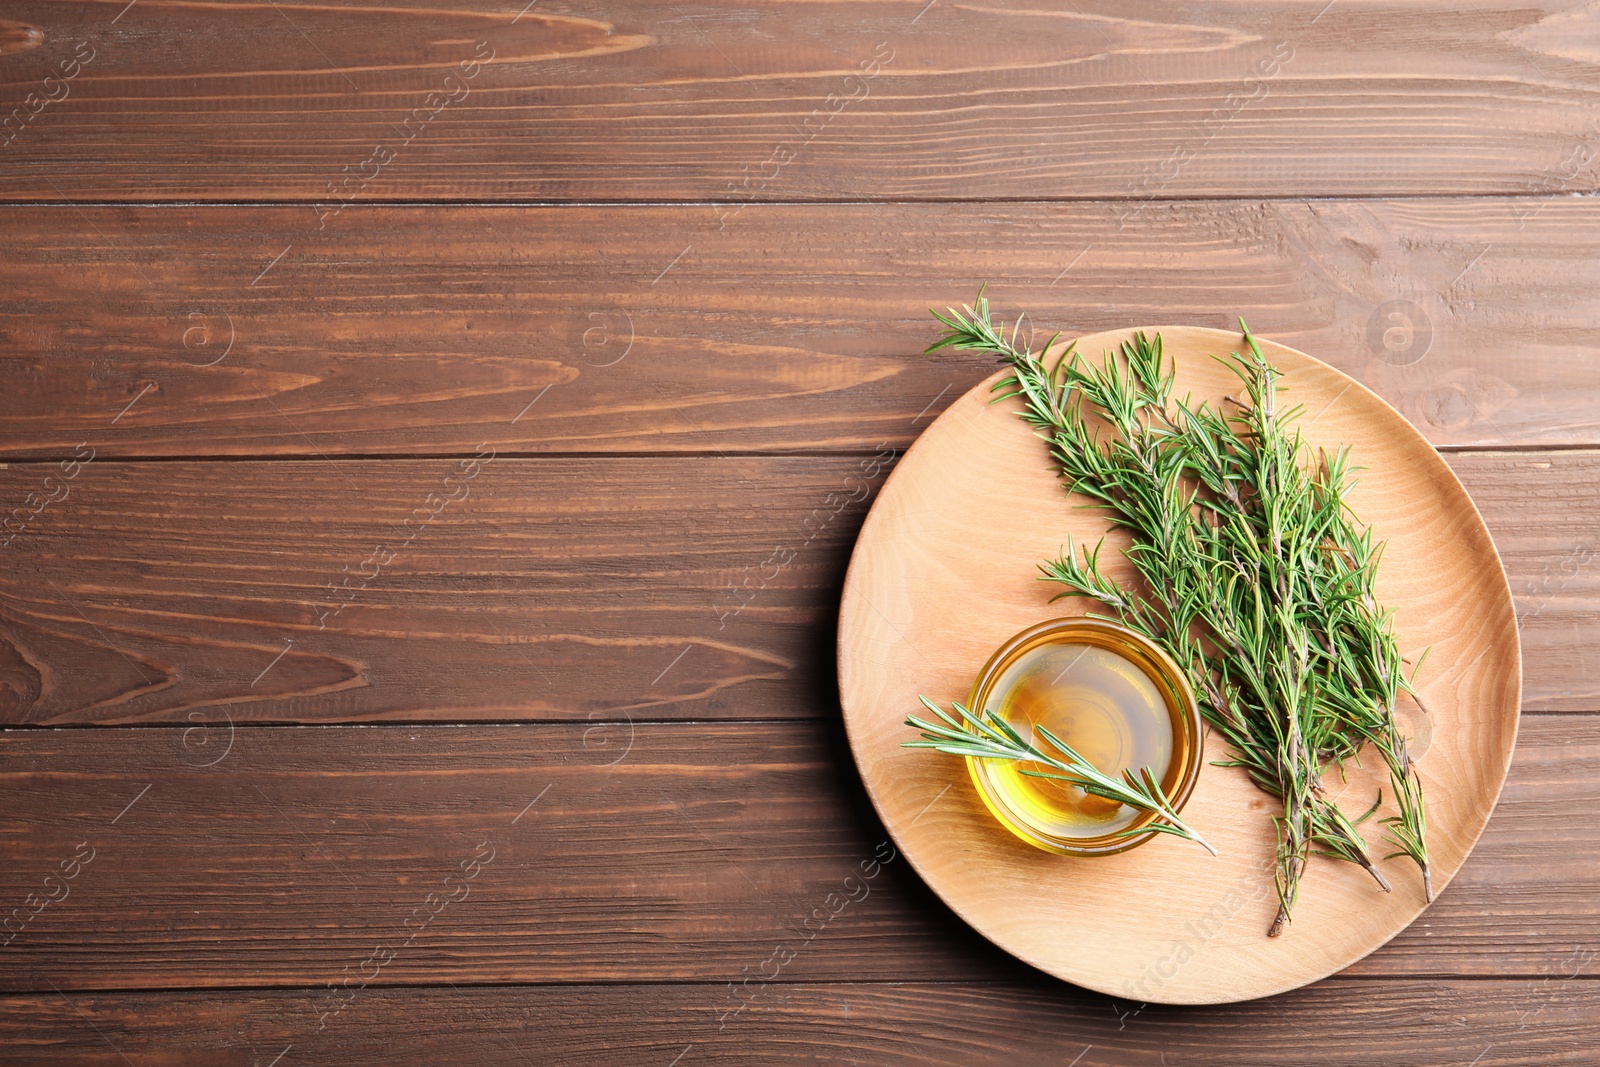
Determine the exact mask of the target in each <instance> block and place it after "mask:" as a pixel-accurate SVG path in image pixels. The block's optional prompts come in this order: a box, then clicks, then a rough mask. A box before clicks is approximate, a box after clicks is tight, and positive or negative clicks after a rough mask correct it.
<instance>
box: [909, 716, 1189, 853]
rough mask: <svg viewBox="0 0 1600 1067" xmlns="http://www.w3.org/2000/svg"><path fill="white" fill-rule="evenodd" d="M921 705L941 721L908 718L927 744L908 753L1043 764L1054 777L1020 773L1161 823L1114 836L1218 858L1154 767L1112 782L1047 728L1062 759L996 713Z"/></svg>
mask: <svg viewBox="0 0 1600 1067" xmlns="http://www.w3.org/2000/svg"><path fill="white" fill-rule="evenodd" d="M920 699H921V701H922V705H923V707H925V708H927V709H928V710H929V711H931V712H933V713H934V714H935V715H937V716H938V717H939V720H940V721H939V722H929V721H927V720H926V719H919V718H917V717H916V716H915V715H912V716H910V717H908V718H907V719H906V725H907V726H915V727H916V728H917V729H919V730H921V731H922V740H921V741H906V742H905V743H904V744H905V747H906V748H931V749H935V750H937V751H939V752H948V753H950V754H951V755H952V756H976V757H978V758H980V759H1006V760H1016V761H1019V762H1027V763H1039V764H1043V765H1044V766H1046V767H1050V768H1053V771H1039V770H1032V769H1027V770H1022V771H1019V772H1018V773H1020V774H1025V775H1027V776H1028V777H1030V778H1049V779H1052V780H1054V781H1058V782H1066V783H1068V784H1069V785H1075V786H1077V787H1078V788H1079V789H1081V790H1083V791H1084V792H1085V793H1090V794H1092V795H1094V796H1097V797H1104V798H1105V799H1106V800H1115V801H1118V802H1119V803H1122V804H1126V805H1128V806H1129V807H1130V808H1137V809H1138V810H1140V811H1151V812H1155V813H1156V815H1157V816H1158V817H1159V818H1158V820H1157V821H1154V822H1150V823H1147V824H1145V825H1144V826H1135V827H1130V828H1128V829H1126V830H1122V831H1120V832H1118V833H1116V834H1113V835H1112V836H1113V837H1134V836H1137V835H1138V834H1142V833H1145V832H1147V831H1150V830H1155V831H1157V832H1159V833H1164V834H1172V835H1173V836H1175V837H1182V838H1185V839H1187V840H1189V841H1195V842H1198V843H1199V844H1200V845H1202V846H1203V847H1204V848H1205V850H1206V851H1207V852H1210V853H1211V854H1212V855H1213V856H1215V855H1216V854H1217V850H1216V849H1214V848H1212V847H1211V845H1210V844H1209V843H1208V842H1207V841H1206V839H1205V838H1203V837H1201V836H1200V835H1199V834H1198V833H1196V832H1195V831H1194V829H1193V828H1191V827H1190V826H1189V825H1188V824H1187V823H1185V822H1184V821H1183V820H1182V819H1180V818H1178V813H1177V811H1175V810H1174V809H1173V806H1172V801H1171V800H1170V799H1169V798H1168V797H1167V794H1166V792H1165V791H1164V790H1163V789H1162V788H1161V783H1160V782H1159V781H1157V780H1156V776H1155V775H1154V774H1153V773H1151V771H1150V768H1149V767H1145V768H1143V769H1141V770H1140V772H1139V773H1138V774H1137V775H1135V774H1134V773H1133V772H1132V771H1123V772H1122V777H1121V778H1113V777H1111V776H1110V775H1108V774H1103V773H1101V772H1100V771H1099V770H1098V769H1096V767H1095V765H1094V764H1092V763H1090V762H1089V761H1088V760H1086V759H1084V758H1083V757H1082V756H1081V755H1079V754H1078V752H1077V750H1076V749H1074V748H1073V747H1072V746H1071V745H1069V744H1067V743H1066V742H1065V741H1063V740H1061V738H1059V737H1057V736H1056V735H1055V734H1053V733H1051V732H1050V731H1049V730H1047V729H1045V728H1044V727H1043V726H1038V725H1035V726H1034V729H1035V730H1036V731H1038V733H1039V736H1041V737H1043V738H1044V740H1045V742H1046V743H1047V744H1049V745H1050V746H1051V747H1052V748H1054V749H1056V750H1057V751H1058V752H1060V753H1061V755H1060V756H1053V755H1051V754H1050V753H1048V752H1046V751H1045V750H1044V749H1042V748H1040V747H1039V746H1038V745H1036V744H1034V743H1033V741H1032V740H1031V739H1029V738H1024V737H1023V736H1022V735H1021V734H1019V733H1017V731H1016V729H1015V728H1014V727H1012V725H1011V724H1010V723H1009V722H1007V721H1006V720H1005V719H1004V718H1002V717H1001V716H999V715H997V714H995V713H994V712H993V711H988V710H985V711H984V712H983V714H981V715H974V714H973V713H972V712H970V711H968V710H967V709H966V708H965V707H962V706H961V705H960V704H959V703H958V704H956V705H954V706H955V709H956V714H958V715H960V716H961V718H960V720H959V721H958V720H957V719H955V718H954V717H952V716H951V715H950V714H949V713H948V712H946V711H944V710H943V709H941V708H940V707H939V705H937V704H935V703H934V702H933V701H931V700H929V699H928V698H927V697H921V698H920ZM1062 757H1065V758H1064V759H1063V758H1062Z"/></svg>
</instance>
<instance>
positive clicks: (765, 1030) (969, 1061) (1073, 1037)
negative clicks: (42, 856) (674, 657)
mask: <svg viewBox="0 0 1600 1067" xmlns="http://www.w3.org/2000/svg"><path fill="white" fill-rule="evenodd" d="M1564 979H1566V975H1564V974H1560V973H1556V974H1552V975H1549V976H1543V977H1540V978H1536V979H1532V980H1524V981H1443V980H1436V979H1435V980H1427V979H1422V980H1407V981H1393V982H1385V983H1383V985H1382V986H1381V987H1379V988H1374V985H1373V983H1371V982H1364V981H1351V980H1346V979H1330V980H1328V981H1325V982H1321V983H1319V984H1317V985H1315V986H1311V987H1310V988H1307V989H1302V990H1298V991H1296V992H1293V993H1289V994H1285V995H1284V996H1281V997H1275V998H1272V999H1270V1000H1264V1001H1254V1002H1251V1003H1246V1004H1229V1005H1224V1006H1221V1007H1214V1008H1205V1009H1182V1008H1166V1007H1161V1006H1148V1007H1145V1008H1142V1009H1141V1008H1140V1007H1139V1005H1138V1004H1129V1003H1123V1002H1119V1001H1112V1000H1108V999H1106V998H1104V997H1100V996H1097V995H1095V994H1091V993H1085V992H1081V991H1078V990H1075V989H1073V988H1072V987H1070V986H1066V985H1063V984H1059V983H1058V984H1048V983H1047V982H1046V980H1043V979H1041V980H1039V981H1036V982H1032V983H1028V984H1014V985H997V986H970V985H937V984H928V983H908V984H905V985H877V984H863V983H859V982H843V983H831V984H818V985H783V986H778V987H774V988H768V989H766V990H764V991H763V994H762V996H760V997H758V998H756V999H755V1000H753V1001H752V1002H751V1006H750V1007H749V1008H748V1009H747V1010H746V1012H745V1013H742V1014H741V1015H739V1016H736V1017H734V1018H733V1019H732V1020H731V1021H729V1022H727V1023H726V1024H725V1025H724V1024H723V1023H722V1022H720V1021H719V1010H720V1009H719V1004H720V1003H721V998H724V997H725V996H726V989H725V987H723V986H701V985H668V986H659V985H618V986H586V987H559V986H558V987H553V988H552V987H533V988H520V989H471V988H462V989H427V990H403V991H402V990H392V989H382V990H380V989H373V990H367V991H364V992H362V993H361V994H360V998H359V999H358V1000H356V1001H354V1002H353V1003H352V1006H351V1007H350V1009H349V1010H348V1012H346V1013H345V1014H344V1015H343V1016H342V1017H341V1018H339V1019H337V1020H335V1021H334V1022H332V1023H330V1024H329V1025H328V1026H326V1027H325V1028H324V1029H323V1030H322V1031H321V1032H318V1031H317V1029H316V1027H317V1024H318V1021H319V1014H318V1013H319V1012H320V1011H321V1010H322V1009H321V1008H320V1007H319V1006H318V1004H317V994H316V992H315V991H283V992H266V993H229V992H214V991H213V992H203V993H201V992H195V993H173V994H164V995H160V996H153V995H150V994H104V993H81V994H75V995H73V996H71V997H70V998H69V997H66V996H62V995H57V994H55V993H50V994H48V995H45V996H26V997H5V998H0V1044H4V1045H5V1046H6V1047H8V1048H10V1049H12V1050H13V1051H14V1052H16V1053H18V1054H25V1055H26V1056H27V1061H28V1062H29V1063H35V1064H66V1063H70V1064H75V1065H79V1064H81V1065H105V1067H112V1065H115V1067H126V1065H125V1062H124V1061H123V1060H122V1059H121V1057H122V1056H124V1055H125V1056H127V1057H128V1060H129V1061H131V1062H134V1063H138V1064H140V1065H141V1067H142V1065H146V1064H148V1065H150V1067H177V1065H180V1064H184V1065H187V1064H200V1063H205V1064H216V1065H224V1064H238V1065H241V1067H245V1065H248V1067H266V1065H268V1064H269V1063H272V1062H274V1061H273V1057H274V1056H280V1055H281V1057H282V1058H281V1059H279V1060H277V1061H276V1063H277V1065H278V1067H300V1065H302V1064H307V1063H346V1064H365V1063H373V1064H392V1063H397V1062H405V1063H438V1064H445V1063H452V1064H455V1063H459V1064H471V1065H473V1067H480V1065H481V1067H501V1065H504V1067H528V1065H529V1064H541V1065H561V1064H592V1063H596V1062H600V1061H602V1060H603V1061H604V1062H605V1063H608V1064H638V1065H640V1067H669V1065H670V1064H672V1063H673V1062H678V1063H682V1064H684V1065H685V1067H688V1065H689V1064H701V1063H725V1064H750V1063H795V1064H799V1063H807V1064H811V1063H841V1064H844V1063H874V1064H904V1065H906V1067H925V1065H938V1064H950V1065H955V1067H982V1065H986V1064H992V1065H996V1067H1010V1065H1012V1064H1015V1063H1018V1062H1025V1063H1059V1064H1067V1063H1069V1062H1070V1063H1073V1064H1074V1065H1075V1067H1127V1065H1128V1064H1158V1063H1161V1062H1162V1061H1163V1060H1165V1062H1167V1063H1182V1064H1199V1065H1206V1064H1215V1065H1217V1067H1366V1065H1369V1064H1371V1063H1372V1062H1373V1055H1374V1052H1373V1049H1374V1045H1375V1043H1377V1042H1379V1041H1380V1040H1381V1047H1382V1057H1383V1058H1382V1062H1383V1063H1384V1064H1385V1065H1386V1067H1436V1065H1438V1064H1444V1063H1449V1064H1467V1063H1473V1064H1474V1065H1475V1067H1513V1065H1523V1067H1547V1065H1550V1064H1588V1063H1591V1062H1593V1049H1594V1047H1595V1045H1596V1043H1597V1042H1600V990H1597V989H1596V988H1595V983H1593V982H1588V981H1566V980H1564ZM674 1056H677V1057H680V1058H679V1059H678V1060H677V1061H674V1060H673V1057H674ZM1074 1057H1077V1058H1076V1059H1074ZM1169 1057H1170V1058H1169Z"/></svg>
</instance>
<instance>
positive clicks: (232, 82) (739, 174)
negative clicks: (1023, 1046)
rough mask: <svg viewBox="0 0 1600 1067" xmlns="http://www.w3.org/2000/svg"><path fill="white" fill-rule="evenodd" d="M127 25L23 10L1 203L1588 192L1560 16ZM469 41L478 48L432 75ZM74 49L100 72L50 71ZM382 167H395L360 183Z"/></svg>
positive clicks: (742, 15)
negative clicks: (468, 72) (471, 64)
mask: <svg viewBox="0 0 1600 1067" xmlns="http://www.w3.org/2000/svg"><path fill="white" fill-rule="evenodd" d="M123 6H124V3H121V2H117V0H73V2H64V3H51V2H47V0H17V2H14V3H12V4H9V5H8V7H7V11H6V16H7V20H8V25H9V26H10V27H11V29H10V31H9V35H8V39H9V40H10V41H11V42H12V43H11V45H10V46H9V47H8V46H6V45H4V44H0V52H5V53H8V54H5V55H4V57H3V59H0V62H3V63H4V64H5V66H4V67H3V68H0V77H3V78H4V84H3V95H0V105H3V107H0V116H7V115H15V116H16V118H15V119H14V120H13V126H12V128H11V130H12V131H14V132H13V133H12V136H11V138H10V143H9V144H6V145H5V146H4V151H5V153H6V157H7V158H6V167H5V168H4V171H3V172H0V173H3V180H0V195H4V196H7V197H11V198H24V199H34V198H45V199H57V198H63V197H72V198H78V199H89V200H99V199H118V200H161V199H168V200H188V199H229V198H272V199H279V198H281V199H297V200H302V201H328V200H330V199H332V197H333V195H334V193H337V194H339V195H343V196H348V197H354V198H359V199H366V200H373V199H395V198H433V199H457V198H467V197H471V198H475V199H577V200H599V199H606V200H611V199H648V200H655V199H662V198H667V199H697V200H698V199H705V198H718V199H724V200H732V201H735V202H738V201H743V200H748V199H752V198H761V199H773V198H779V199H794V198H851V197H898V198H906V197H924V198H926V197H933V198H950V197H954V198H997V197H998V198H1017V197H1027V198H1054V197H1095V198H1111V197H1120V198H1124V199H1127V200H1130V201H1132V200H1137V199H1139V198H1143V197H1149V196H1155V195H1165V196H1174V197H1193V196H1216V195H1222V196H1236V195H1244V196H1268V195H1271V196H1280V197H1300V196H1328V195H1347V196H1348V195H1374V194H1379V195H1382V194H1413V193H1428V194H1435V193H1453V194H1476V193H1514V194H1520V195H1534V194H1555V193H1561V192H1567V191H1573V190H1586V191H1593V190H1594V188H1595V175H1594V173H1593V171H1592V170H1591V169H1590V168H1589V166H1588V163H1589V161H1590V160H1591V159H1593V158H1594V157H1593V154H1592V148H1593V145H1594V142H1595V139H1596V131H1595V129H1594V127H1593V126H1592V125H1591V121H1592V119H1593V117H1594V108H1595V104H1596V81H1595V76H1596V70H1597V66H1600V50H1597V48H1596V45H1595V38H1596V33H1597V23H1596V16H1595V14H1594V12H1593V11H1592V10H1590V9H1586V8H1584V7H1583V6H1582V5H1580V4H1577V3H1572V2H1565V3H1560V2H1557V3H1541V4H1537V5H1529V6H1521V7H1518V6H1513V5H1509V4H1499V3H1485V4H1479V5H1477V6H1474V7H1471V8H1468V9H1466V10H1462V9H1460V8H1457V7H1453V6H1451V5H1448V4H1445V3H1440V2H1437V0H1435V2H1419V0H1410V2H1403V3H1398V4H1392V5H1385V6H1383V7H1381V8H1375V7H1369V6H1366V5H1360V4H1345V5H1340V6H1337V7H1335V8H1334V9H1330V10H1327V11H1321V10H1320V9H1319V8H1314V7H1310V6H1308V5H1303V4H1291V3H1285V2H1276V3H1270V4H1260V5H1255V4H1249V5H1246V4H1227V5H1220V6H1214V7H1205V8H1189V9H1183V10H1182V11H1174V10H1173V9H1170V8H1168V7H1165V6H1163V5H1160V4H1157V3H1153V2H1150V0H1144V2H1140V3H1133V4H1112V3H1106V2H1102V3H1098V4H1091V5H1082V6H1079V7H1075V8H1060V7H1054V8H1052V7H1049V6H1045V7H1041V6H1040V5H1037V4H1034V5H1029V4H1025V3H1020V2H1012V0H1006V2H1001V3H993V4H985V5H967V4H956V3H940V4H937V5H935V6H934V7H932V8H928V7H927V5H926V2H925V0H892V2H890V0H872V2H863V3H853V4H851V5H850V11H849V17H848V18H841V17H840V9H839V7H838V5H836V4H832V3H820V2H809V3H788V4H773V3H750V2H748V0H746V2H738V0H732V2H730V0H695V2H692V3H687V4H679V3H676V2H673V0H621V2H612V3H608V4H603V5H584V4H572V3H563V4H558V5H545V4H541V5H539V6H538V7H536V8H534V9H533V10H531V11H525V12H523V5H522V4H520V3H517V2H515V0H513V2H511V3H506V4H503V5H490V6H488V7H487V8H485V7H484V6H476V7H475V6H473V5H471V4H469V3H466V2H464V0H447V2H441V3H433V4H429V5H427V6H426V7H421V6H407V5H404V4H382V3H369V2H358V3H348V4H311V3H296V4H280V5H270V4H261V3H252V2H233V3H225V4H217V5H204V6H201V7H195V6H194V5H192V4H186V3H181V2H178V0H141V2H140V3H139V4H137V5H136V6H135V7H134V8H133V9H132V10H130V11H127V12H122V11H121V9H122V8H123ZM275 8H278V9H281V10H275ZM519 12H523V13H522V14H521V15H520V16H519ZM479 42H482V44H483V46H484V47H485V48H486V49H489V50H492V52H490V51H485V52H483V53H482V54H484V55H491V54H492V60H491V61H490V62H487V63H485V64H483V65H481V66H480V67H478V68H477V70H476V73H475V74H474V75H473V76H472V77H471V78H470V79H463V78H457V79H456V80H455V81H454V82H450V81H447V80H446V79H447V78H449V77H450V75H451V73H452V71H455V70H456V69H457V68H458V67H459V64H460V63H461V62H463V61H465V60H468V59H469V58H470V57H472V56H474V55H475V54H478V53H479ZM80 47H81V48H82V49H83V51H81V52H79V53H77V54H80V55H88V56H90V57H91V58H90V59H89V60H88V61H87V62H86V63H83V64H81V65H80V68H78V69H77V72H76V73H75V74H74V75H73V76H71V77H67V78H64V79H63V78H62V75H63V74H64V73H65V72H64V70H63V67H62V64H63V63H64V62H67V61H69V60H70V58H71V57H72V56H73V55H74V52H75V49H78V48H80ZM874 57H881V62H880V63H879V64H878V65H877V66H876V67H868V68H866V69H865V70H864V69H863V66H862V65H863V64H864V63H868V62H869V61H870V60H872V59H873V58H874ZM73 69H74V68H71V67H68V68H66V70H68V71H70V70H73ZM868 71H870V72H871V73H872V74H873V75H874V76H872V77H870V78H869V77H865V76H864V75H865V74H866V73H867V72H868ZM50 77H55V78H57V79H58V80H57V82H56V83H55V84H47V83H46V82H45V79H46V78H50ZM30 94H32V97H31V98H30ZM419 113H420V114H421V116H423V117H422V118H418V115H419ZM408 120H409V121H410V123H411V125H408ZM8 132H11V131H8ZM1585 146H1589V148H1590V150H1591V154H1589V155H1578V156H1574V152H1575V151H1581V150H1582V149H1583V148H1584V147H1585ZM378 148H387V149H388V150H389V152H390V156H389V157H387V158H388V161H387V162H386V163H382V164H379V163H375V162H373V161H374V159H375V155H374V153H375V149H378ZM376 158H378V159H383V158H386V157H382V156H379V157H376ZM330 186H332V187H333V190H334V193H330Z"/></svg>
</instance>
